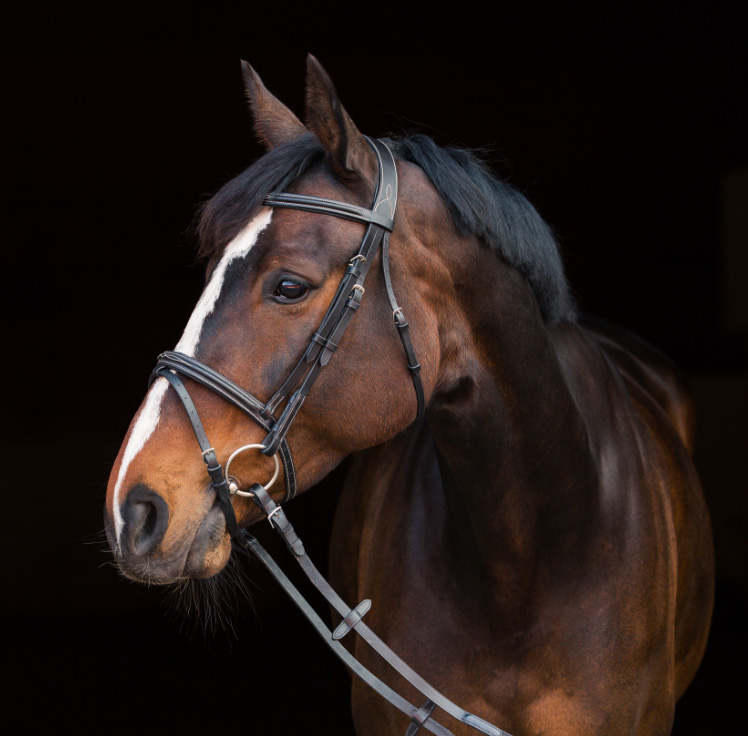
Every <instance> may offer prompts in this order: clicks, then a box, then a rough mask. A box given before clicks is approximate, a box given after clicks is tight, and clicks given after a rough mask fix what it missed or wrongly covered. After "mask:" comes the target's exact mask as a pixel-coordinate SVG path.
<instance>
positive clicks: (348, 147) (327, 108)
mask: <svg viewBox="0 0 748 736" xmlns="http://www.w3.org/2000/svg"><path fill="white" fill-rule="evenodd" d="M306 70H307V76H306V110H307V112H306V114H307V127H308V128H309V130H311V131H312V132H313V133H314V134H315V135H316V136H317V138H319V140H320V142H321V143H322V146H323V148H324V149H325V151H326V152H327V160H328V163H329V164H330V166H331V167H332V169H333V171H334V172H335V173H336V174H337V175H338V176H339V177H340V178H341V179H343V180H344V181H346V182H349V183H353V182H355V181H357V180H358V179H363V180H364V181H367V182H369V183H371V184H373V182H374V181H375V179H376V176H377V170H378V169H377V161H376V157H375V155H374V152H373V151H372V149H371V146H369V144H368V143H367V142H366V139H365V138H364V136H363V135H361V133H360V132H359V130H358V128H357V127H356V126H355V125H354V124H353V121H352V120H351V118H350V116H349V115H348V113H347V112H346V111H345V109H344V108H343V106H342V105H341V104H340V101H339V100H338V95H337V94H336V92H335V87H334V86H333V84H332V80H331V79H330V77H329V76H328V74H327V72H326V71H325V70H324V69H323V68H322V65H321V64H320V63H319V62H318V61H317V59H315V58H314V56H312V55H311V54H309V55H308V56H307V60H306Z"/></svg>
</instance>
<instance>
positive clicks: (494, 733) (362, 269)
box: [149, 138, 509, 736]
mask: <svg viewBox="0 0 748 736" xmlns="http://www.w3.org/2000/svg"><path fill="white" fill-rule="evenodd" d="M366 140H367V142H368V143H369V145H370V146H371V147H372V149H373V150H374V153H375V154H376V157H377V160H378V163H379V181H378V186H377V192H376V195H375V199H374V206H373V207H372V209H371V210H367V209H365V208H363V207H358V206H356V205H352V204H346V203H344V202H337V201H335V200H330V199H325V198H322V197H313V196H309V195H301V194H289V193H285V192H283V193H271V194H269V195H268V196H267V197H265V199H264V201H263V204H264V205H266V206H268V207H280V208H291V209H299V210H304V211H307V212H315V213H319V214H325V215H331V216H333V217H340V218H343V219H347V220H353V221H355V222H361V223H364V224H366V225H368V227H367V230H366V234H365V235H364V239H363V242H362V243H361V246H360V247H359V249H358V252H357V254H356V255H355V256H354V257H353V258H352V259H351V260H350V262H349V264H348V268H347V270H346V272H345V275H344V276H343V279H342V280H341V282H340V285H339V286H338V289H337V291H336V293H335V296H334V297H333V299H332V302H331V304H330V306H329V308H328V310H327V312H326V314H325V316H324V317H323V319H322V322H321V324H320V325H319V327H318V328H317V330H316V332H315V333H314V335H312V337H311V340H310V343H309V345H308V347H307V348H306V350H305V352H304V354H303V355H302V356H301V358H300V360H299V361H298V363H297V364H296V366H295V367H294V368H293V370H292V371H291V373H290V374H289V376H288V378H286V380H285V381H284V382H283V384H282V385H281V386H280V388H279V389H278V390H277V391H276V392H275V394H273V396H272V397H271V398H270V400H269V401H268V402H267V403H266V404H263V403H262V402H261V401H259V400H258V399H257V398H255V397H254V396H252V394H250V393H249V392H248V391H246V390H244V389H243V388H241V387H240V386H238V385H237V384H236V383H234V382H233V381H231V380H230V379H229V378H227V377H226V376H224V375H222V374H221V373H219V372H218V371H216V370H214V369H212V368H210V367H209V366H207V365H205V364H204V363H201V362H200V361H199V360H197V359H196V358H193V357H191V356H188V355H185V354H184V353H179V352H175V351H167V352H165V353H162V354H161V355H160V356H159V358H158V362H157V364H156V367H155V369H154V371H153V373H152V374H151V377H150V381H149V385H150V384H152V383H153V381H155V380H156V378H159V377H161V378H165V379H166V380H167V381H168V382H169V384H170V385H171V387H172V388H173V389H174V391H175V393H176V395H177V396H178V398H179V399H180V401H181V402H182V405H183V406H184V408H185V411H186V412H187V416H188V418H189V420H190V423H191V424H192V429H193V431H194V433H195V437H196V438H197V442H198V444H199V445H200V450H201V451H202V456H203V460H204V461H205V464H206V466H207V471H208V474H209V475H210V478H211V481H212V484H213V488H214V489H215V492H216V496H217V498H218V501H219V503H220V504H221V508H222V510H223V513H224V515H225V517H226V528H227V529H228V531H229V534H230V535H231V538H232V539H233V540H234V541H235V542H236V543H237V544H238V546H239V547H240V548H241V549H243V550H246V551H248V552H251V553H252V554H253V555H255V556H256V557H257V558H258V559H259V560H260V562H261V563H262V564H263V565H264V566H265V567H266V569H267V570H268V571H269V572H270V574H271V575H272V576H273V577H274V578H275V579H276V581H277V582H278V583H279V584H280V585H281V587H282V588H283V589H284V591H285V592H286V594H287V595H288V596H289V597H290V598H291V600H292V601H293V602H294V603H295V604H296V606H298V608H299V609H300V610H301V611H302V613H303V614H304V615H305V616H306V618H307V619H308V620H309V621H310V623H311V624H312V626H314V628H315V629H316V630H317V633H319V634H320V636H321V637H322V638H323V640H324V641H325V643H326V644H327V646H329V647H330V648H331V649H332V650H333V652H334V653H335V654H336V655H337V656H338V657H339V658H340V659H341V660H342V661H343V663H344V664H345V665H346V666H347V667H348V668H349V669H350V670H351V671H352V672H353V673H355V674H356V675H357V676H358V677H360V678H361V679H362V680H363V681H364V682H366V683H367V684H368V685H369V686H370V687H372V688H373V689H374V690H375V691H376V692H377V693H379V694H380V695H381V696H382V697H384V698H385V699H386V700H388V701H389V702H390V703H392V705H394V706H395V707H396V708H398V709H399V710H400V711H402V712H403V713H405V714H406V715H408V716H410V718H411V722H410V725H409V726H408V729H407V731H406V736H415V734H417V733H418V732H419V731H420V730H421V729H422V728H425V729H426V730H428V731H431V732H432V733H434V734H437V736H451V731H449V730H448V729H446V728H445V727H444V726H442V725H441V724H440V723H438V722H437V721H436V720H435V719H434V718H432V714H433V711H434V710H435V708H436V707H437V706H438V707H439V708H441V709H442V710H443V711H445V712H446V713H448V714H449V715H451V716H453V717H454V718H456V719H457V720H459V721H461V722H462V723H464V724H466V725H468V726H470V727H471V728H473V729H475V730H476V731H479V732H480V733H483V734H487V736H509V734H507V733H506V732H505V731H502V730H501V729H500V728H497V727H496V726H493V725H491V724H490V723H488V722H487V721H485V720H483V719H482V718H479V717H478V716H476V715H473V714H472V713H468V712H467V711H465V710H464V709H462V708H460V707H459V706H457V705H455V704H454V703H453V702H452V701H451V700H449V699H448V698H446V697H445V696H444V695H442V694H441V693H440V692H438V691H437V690H436V689H434V688H433V687H432V686H431V685H429V684H428V683H427V682H426V681H425V680H424V679H423V678H421V677H420V676H419V675H418V674H417V673H416V672H415V671H414V670H412V669H411V668H410V667H409V666H408V665H407V664H406V663H405V662H404V661H403V660H402V659H400V657H398V656H397V655H396V654H395V653H394V652H393V651H392V650H391V649H390V648H389V647H388V646H387V645H386V644H385V643H384V642H383V641H382V640H381V639H380V638H379V637H378V636H377V635H376V634H375V633H374V632H373V631H372V630H371V629H370V628H369V627H368V626H366V624H364V623H363V621H362V618H363V616H364V615H365V614H366V612H367V611H368V610H369V609H370V608H371V601H370V600H368V599H366V600H363V601H361V602H360V603H359V604H358V605H357V606H356V607H355V608H353V609H351V608H349V607H348V606H347V605H346V603H345V602H344V601H343V599H342V598H341V597H340V596H339V595H338V594H337V593H336V592H335V591H334V590H333V588H332V587H331V586H330V584H329V583H328V582H327V581H326V580H325V578H324V577H323V576H322V575H321V574H320V572H319V570H317V568H316V567H315V565H314V563H313V562H312V561H311V560H310V559H309V556H308V555H307V554H306V552H305V550H304V544H303V543H302V541H301V539H300V538H299V536H298V534H297V533H296V531H295V530H294V528H293V526H292V525H291V523H290V522H289V520H288V517H287V516H286V513H285V511H284V509H283V508H282V507H281V506H280V505H278V504H276V502H275V501H273V499H272V498H271V497H270V495H269V494H268V492H267V490H266V488H265V487H263V486H262V485H260V484H259V483H255V484H254V485H252V486H251V487H250V488H249V490H247V491H240V490H239V487H238V483H237V482H236V481H234V480H233V479H232V478H231V477H230V476H229V475H228V463H227V471H226V472H224V470H223V468H222V467H221V464H220V463H219V462H218V459H217V456H216V451H215V449H214V448H213V447H211V445H210V441H209V440H208V436H207V434H206V432H205V428H204V427H203V424H202V421H201V420H200V416H199V414H198V412H197V409H196V407H195V404H194V402H193V401H192V398H191V397H190V394H189V392H188V391H187V388H186V387H185V385H184V383H183V382H182V379H181V378H180V375H182V376H186V377H188V378H190V379H192V380H193V381H197V382H198V383H201V384H202V385H203V386H206V387H207V388H209V389H211V390H212V391H214V392H215V393H216V394H218V395H219V396H220V397H221V398H223V399H224V400H226V401H228V402H229V403H231V404H233V405H234V406H236V407H238V408H239V409H241V410H242V411H243V412H245V413H246V414H247V415H248V416H249V417H250V418H251V419H253V420H254V421H255V422H256V423H257V424H258V425H259V426H260V427H262V428H263V429H264V430H265V431H266V432H267V435H266V437H265V439H264V440H263V442H262V444H261V445H246V446H244V447H242V448H239V449H238V450H236V451H235V452H234V453H233V454H232V455H231V458H230V459H229V463H230V461H231V460H232V459H233V458H234V457H235V456H236V455H237V454H238V453H239V452H242V451H244V450H247V449H252V448H258V449H260V451H261V452H263V453H264V454H265V455H268V456H271V457H273V458H274V459H275V460H276V475H274V476H273V479H272V481H274V480H275V478H276V477H277V472H278V456H280V462H281V463H282V465H283V470H284V479H285V485H286V491H285V495H284V498H283V501H282V503H285V502H286V501H288V500H290V499H292V498H293V497H294V496H295V495H296V491H297V489H296V473H295V469H294V465H293V458H292V456H291V451H290V449H289V447H288V443H287V441H286V435H287V433H288V430H289V427H290V426H291V423H292V422H293V420H294V418H295V417H296V415H297V413H298V412H299V409H301V406H302V404H303V403H304V401H305V399H306V397H307V396H308V394H309V391H310V390H311V388H312V385H313V384H314V382H315V381H316V380H317V377H318V376H319V373H320V371H321V370H322V369H323V368H324V367H325V366H326V365H327V364H328V362H329V361H330V358H331V357H332V354H333V353H334V352H335V350H336V349H337V347H338V344H339V342H340V339H341V337H342V335H343V332H344V331H345V329H346V327H347V326H348V324H349V322H350V320H351V318H352V317H353V315H354V313H355V312H356V310H358V308H359V306H360V304H361V299H362V298H363V296H364V293H365V288H364V285H363V284H364V280H365V279H366V275H367V273H368V271H369V268H370V266H371V264H372V262H373V261H374V257H375V255H376V253H377V251H378V250H379V249H380V248H381V251H382V270H383V274H384V283H385V289H386V292H387V298H388V300H389V303H390V307H391V309H392V315H393V320H394V323H395V326H396V328H397V330H398V334H399V336H400V340H401V342H402V345H403V349H404V351H405V356H406V359H407V364H408V370H409V371H410V373H411V377H412V379H413V386H414V389H415V393H416V401H417V413H416V420H417V419H419V418H420V417H421V416H422V415H423V413H424V411H425V399H424V392H423V385H422V383H421V378H420V365H419V364H418V361H417V360H416V355H415V350H414V348H413V344H412V342H411V339H410V334H409V331H408V322H407V320H406V319H405V316H404V314H403V310H402V309H401V308H400V307H399V306H398V304H397V300H396V299H395V294H394V291H393V289H392V281H391V278H390V270H389V239H390V233H391V232H392V229H393V227H394V217H395V208H396V206H397V169H396V166H395V159H394V157H393V155H392V152H391V151H390V149H389V148H388V147H387V146H386V145H385V144H384V143H383V142H382V141H378V140H372V139H369V138H367V139H366ZM178 374H179V375H178ZM285 399H287V401H286V405H285V407H284V408H283V410H282V412H281V414H280V416H279V417H278V418H277V419H275V417H274V414H275V412H276V410H277V409H278V407H279V406H280V405H281V404H282V403H283V401H284V400H285ZM267 485H268V486H269V485H270V483H268V484H267ZM237 493H238V494H240V495H243V496H248V497H249V498H251V499H252V501H253V502H254V503H255V504H256V505H257V506H258V507H259V508H260V509H261V510H262V511H263V513H265V515H266V516H267V518H268V521H269V522H270V525H271V526H272V527H273V528H274V529H275V530H276V531H277V532H278V534H279V535H280V536H281V537H282V539H283V540H284V542H285V543H286V546H287V547H288V549H289V551H290V552H291V554H292V556H293V557H294V559H295V560H296V561H297V562H298V563H299V565H300V566H301V568H302V570H303V571H304V573H305V574H306V576H307V577H308V578H309V580H310V581H311V582H312V584H313V585H314V586H315V588H317V590H318V591H319V592H320V593H321V594H322V595H323V596H324V598H325V599H326V600H327V602H328V603H329V604H330V605H331V606H332V607H333V608H335V610H336V611H337V612H338V613H339V614H340V615H341V616H342V617H343V620H342V621H341V623H340V624H339V625H338V626H337V628H336V629H335V630H334V631H330V629H329V628H328V627H327V626H326V625H325V623H324V622H323V621H322V619H321V618H320V617H319V616H318V614H317V613H316V612H315V610H314V609H313V608H312V606H311V605H310V604H309V603H308V602H307V601H306V599H305V598H304V597H303V596H302V595H301V593H300V592H299V591H298V590H297V588H296V587H295V586H294V585H293V583H292V582H291V581H290V580H289V579H288V577H287V576H286V575H285V573H284V572H283V571H282V570H281V568H280V567H279V566H278V564H277V563H276V562H275V561H274V560H273V559H272V557H271V556H270V555H269V554H268V552H267V551H266V550H265V549H264V548H263V547H262V546H261V545H260V543H259V542H258V541H257V539H255V537H254V536H252V535H251V534H250V533H249V532H247V531H246V530H245V529H239V528H238V524H237V521H236V516H235V514H234V509H233V506H232V504H231V496H232V495H234V494H237ZM354 629H355V631H356V632H357V633H358V634H359V635H360V636H361V637H362V638H363V639H364V641H366V642H367V644H369V645H370V646H371V647H372V648H373V649H374V650H375V651H376V652H377V653H378V654H379V655H380V656H381V657H382V658H383V659H384V660H385V661H386V662H387V663H388V664H389V665H390V666H391V667H393V668H394V669H395V670H396V671H397V672H399V673H400V674H401V675H402V676H403V677H404V678H405V679H406V680H407V681H408V682H409V683H410V684H411V685H413V686H414V687H415V688H416V689H417V690H419V691H420V692H421V693H422V694H423V695H424V696H425V697H426V698H427V699H426V702H425V703H424V704H423V705H422V706H421V707H420V708H418V707H416V706H414V705H413V704H411V703H410V702H409V701H407V700H406V699H405V698H403V697H402V696H401V695H399V694H398V693H396V692H395V691H394V690H392V689H391V688H390V687H389V686H388V685H386V684H385V683H384V682H382V681H381V680H380V679H379V678H377V677H376V676H375V675H374V674H372V673H371V672H370V671H369V670H367V669H366V668H365V667H364V666H363V665H362V664H361V663H360V662H359V661H358V660H357V659H356V658H355V657H354V656H353V655H352V654H351V653H350V652H348V650H347V649H346V648H345V647H343V645H342V644H341V643H340V640H341V639H342V638H343V637H344V636H346V635H347V634H348V633H350V632H351V631H352V630H354Z"/></svg>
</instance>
